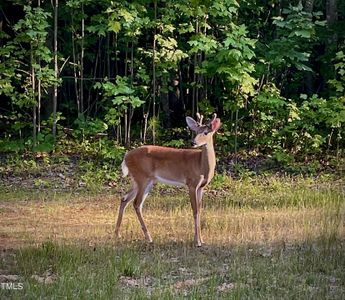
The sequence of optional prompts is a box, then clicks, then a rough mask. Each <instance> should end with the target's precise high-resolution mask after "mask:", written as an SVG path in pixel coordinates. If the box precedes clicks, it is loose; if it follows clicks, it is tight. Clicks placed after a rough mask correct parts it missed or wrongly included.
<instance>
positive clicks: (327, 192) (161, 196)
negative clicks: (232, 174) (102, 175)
mask: <svg viewBox="0 0 345 300" xmlns="http://www.w3.org/2000/svg"><path fill="white" fill-rule="evenodd" d="M224 182H226V183H224V184H223V185H222V186H218V187H217V188H216V189H215V187H214V186H213V187H212V186H211V187H210V188H209V190H208V191H207V192H206V195H205V197H204V205H203V210H202V216H201V226H202V234H203V238H204V240H205V242H206V245H205V246H203V247H202V248H196V247H195V246H194V243H193V226H194V225H193V217H192V211H191V208H190V203H189V200H188V196H187V191H186V190H185V189H183V188H178V189H174V188H166V189H164V187H162V186H158V187H156V188H155V190H154V191H153V192H152V194H151V195H150V196H149V197H148V199H147V200H146V203H145V206H144V218H145V220H146V223H147V226H148V228H149V230H150V231H151V234H152V237H153V240H154V242H153V244H148V243H147V242H145V241H144V238H143V234H142V231H141V228H140V225H139V222H138V220H137V217H136V214H135V212H134V210H133V207H132V206H129V207H128V208H127V210H126V213H125V215H124V220H123V226H122V228H121V234H122V238H121V239H119V240H118V239H115V236H114V224H115V219H116V217H117V209H118V205H119V202H120V199H121V195H122V193H118V192H115V191H114V192H106V193H102V194H94V193H89V194H87V193H80V194H76V193H69V194H66V193H62V194H59V193H55V192H51V191H46V192H45V193H44V194H42V195H39V194H37V193H34V192H33V191H31V192H28V193H25V192H24V191H23V192H22V193H19V194H18V199H16V198H15V194H14V193H13V194H12V196H11V197H13V198H11V199H6V200H4V201H0V216H1V218H0V241H1V244H0V245H1V247H2V248H5V249H6V250H5V251H3V252H2V254H1V259H0V271H1V272H0V275H6V276H8V275H16V277H9V278H17V279H16V280H17V282H20V283H23V289H22V290H6V289H0V298H1V299H2V298H5V299H7V298H14V299H23V298H28V299H37V298H54V297H59V298H67V299H75V298H84V299H90V298H92V299H182V298H189V299H232V298H239V299H243V298H244V299H248V298H250V299H260V298H263V299H267V298H272V299H277V298H279V299H293V298H298V299H311V298H312V299H325V298H332V299H343V298H344V297H345V274H344V272H343V271H344V269H345V254H344V251H343V249H344V246H345V241H344V240H345V238H344V237H345V203H344V194H343V192H344V191H343V188H342V186H340V185H338V183H336V184H334V185H332V184H330V183H328V182H317V181H308V180H304V179H303V180H302V179H301V180H300V181H296V180H291V179H289V178H285V179H284V178H283V179H276V178H275V179H272V180H269V181H265V180H261V181H260V180H253V179H250V180H242V181H236V180H232V179H230V178H228V179H226V180H225V181H224ZM1 196H2V197H0V199H3V196H4V193H1ZM36 196H37V197H36ZM6 276H5V277H1V276H0V281H1V280H7V279H6V278H8V277H6ZM1 278H2V279H1Z"/></svg>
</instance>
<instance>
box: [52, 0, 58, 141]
mask: <svg viewBox="0 0 345 300" xmlns="http://www.w3.org/2000/svg"><path fill="white" fill-rule="evenodd" d="M58 7H59V0H55V8H54V76H55V79H56V80H57V79H58V76H59V70H58V61H57V31H58ZM57 90H58V87H57V83H54V91H53V137H54V141H55V139H56V123H57V120H56V111H57Z"/></svg>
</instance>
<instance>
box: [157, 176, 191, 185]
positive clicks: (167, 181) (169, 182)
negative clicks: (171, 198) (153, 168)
mask: <svg viewBox="0 0 345 300" xmlns="http://www.w3.org/2000/svg"><path fill="white" fill-rule="evenodd" d="M155 178H156V179H157V180H158V181H159V182H162V183H165V184H170V185H175V186H182V185H185V184H186V182H185V181H178V180H174V179H169V178H164V177H162V176H159V175H156V176H155Z"/></svg>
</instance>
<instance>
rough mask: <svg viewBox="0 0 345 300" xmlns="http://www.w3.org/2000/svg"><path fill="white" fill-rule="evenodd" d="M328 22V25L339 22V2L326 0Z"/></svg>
mask: <svg viewBox="0 0 345 300" xmlns="http://www.w3.org/2000/svg"><path fill="white" fill-rule="evenodd" d="M326 20H327V23H328V25H331V24H333V23H334V22H335V21H337V20H338V11H337V0H326Z"/></svg>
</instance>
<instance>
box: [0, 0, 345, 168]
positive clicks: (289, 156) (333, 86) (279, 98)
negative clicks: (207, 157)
mask: <svg viewBox="0 0 345 300" xmlns="http://www.w3.org/2000/svg"><path fill="white" fill-rule="evenodd" d="M17 2H18V1H17ZM17 2H16V3H17ZM22 2H23V1H19V2H18V3H17V4H14V3H7V4H4V7H3V8H2V9H3V11H4V15H6V18H7V20H6V22H4V25H3V27H2V28H3V31H2V32H1V33H0V37H1V39H2V40H1V48H0V97H1V101H2V105H1V111H0V131H1V136H0V139H1V143H0V150H1V151H5V152H14V153H15V152H23V151H27V150H30V151H35V152H50V151H54V150H55V151H64V150H63V148H64V149H65V150H66V152H69V153H76V152H77V151H81V152H82V153H88V154H91V153H92V154H91V155H94V154H95V153H96V152H97V151H100V152H102V151H105V152H104V153H101V154H100V156H102V157H109V158H110V157H116V155H117V154H116V151H115V153H112V151H110V149H112V148H111V146H109V145H111V144H112V142H111V141H110V140H111V139H112V138H113V136H115V137H116V140H117V143H122V142H125V143H126V144H127V145H129V143H131V142H133V139H135V138H138V137H139V136H140V137H141V138H143V136H144V135H143V132H144V131H145V130H146V132H145V134H146V137H147V139H146V140H150V138H151V137H152V139H153V137H155V142H156V143H157V144H164V145H168V146H172V147H183V146H184V142H183V140H185V139H186V135H176V136H169V135H168V134H165V132H164V131H165V130H166V128H164V124H169V125H170V124H173V125H174V126H175V125H176V126H184V125H185V124H184V123H185V122H184V117H185V115H187V114H190V113H194V112H196V111H200V112H202V113H203V114H204V115H211V114H212V113H213V112H217V113H218V115H219V116H220V117H221V119H222V123H223V126H222V129H221V131H220V133H219V135H218V139H217V143H218V144H219V148H220V149H222V150H223V151H225V152H228V151H238V150H239V149H243V148H244V149H247V150H252V149H255V150H256V151H261V152H262V153H268V154H270V155H272V157H273V160H274V161H275V162H276V163H278V164H282V165H288V164H294V163H296V162H297V161H298V160H299V159H303V158H304V157H305V156H313V157H314V156H322V155H323V153H324V152H325V151H326V152H327V154H334V153H336V155H337V157H338V158H339V156H340V155H341V154H342V152H343V149H344V139H343V135H344V130H343V128H344V118H345V117H344V90H345V77H344V75H345V55H344V34H343V30H342V28H343V26H342V25H343V21H342V20H343V19H344V13H345V10H344V7H343V5H342V4H340V3H337V7H336V12H337V13H338V18H335V19H334V20H333V19H332V20H331V17H332V16H331V13H332V11H331V9H330V8H329V9H325V6H324V5H322V4H320V3H319V2H313V6H312V7H310V6H308V5H309V4H310V3H309V2H308V1H307V2H303V1H300V2H298V1H297V2H296V1H295V2H294V3H288V2H286V1H285V2H284V1H283V2H281V3H279V5H278V4H277V3H276V2H274V1H273V2H272V3H268V2H265V1H261V2H257V1H252V0H248V1H244V2H243V1H242V2H238V1H236V0H215V1H199V0H195V1H187V0H182V1H161V2H159V1H156V2H153V1H121V2H119V1H117V2H116V1H110V0H102V1H94V0H68V1H66V2H62V3H59V10H58V23H57V28H56V29H57V34H58V53H57V55H58V59H59V60H58V77H59V78H58V79H57V78H55V72H54V69H53V66H52V58H53V56H54V53H53V45H52V44H53V43H52V41H53V40H54V37H53V33H54V30H53V29H54V18H53V15H54V8H53V10H52V7H51V5H50V4H49V3H48V2H41V3H40V5H39V7H37V4H35V3H31V2H30V3H27V4H26V5H23V4H22ZM21 9H22V11H20V10H21ZM12 11H13V12H12ZM17 12H20V13H18V14H17ZM333 13H334V12H333ZM60 83H61V85H60ZM55 85H60V86H59V89H58V107H57V109H58V111H59V112H58V114H57V118H58V130H57V137H56V140H55V141H54V140H53V138H52V132H51V131H52V130H51V129H52V127H53V126H52V117H51V112H52V110H53V107H52V105H51V102H52V101H51V100H52V99H50V98H52V91H51V88H52V86H55ZM38 86H40V89H38ZM39 94H40V96H39ZM38 99H40V101H39V102H40V103H39V105H40V108H39V109H38V108H36V107H37V106H38ZM153 99H155V103H154V105H153V102H152V101H153ZM33 109H36V110H35V111H36V112H37V113H38V112H39V113H38V115H37V119H36V120H34V114H33ZM153 109H155V111H153ZM162 111H163V113H161V112H162ZM162 115H164V118H165V120H168V121H169V122H166V123H165V122H161V121H162V120H163V117H162ZM143 116H148V119H147V120H146V119H145V117H144V120H145V121H147V124H146V123H145V122H144V120H143ZM182 124H183V125H182ZM145 125H148V126H147V127H145ZM36 127H37V130H34V128H36ZM69 127H73V129H71V130H70V128H69ZM168 130H170V131H169V132H172V129H171V128H169V129H168ZM34 131H35V132H37V137H36V136H35V134H33V132H34ZM129 131H131V132H129ZM139 133H140V134H139ZM31 135H32V137H31ZM107 135H108V136H109V138H106V136H107ZM108 143H109V145H108ZM135 143H137V141H135ZM115 148H116V147H115ZM107 149H108V150H107ZM97 155H98V154H97ZM116 159H117V158H116Z"/></svg>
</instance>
